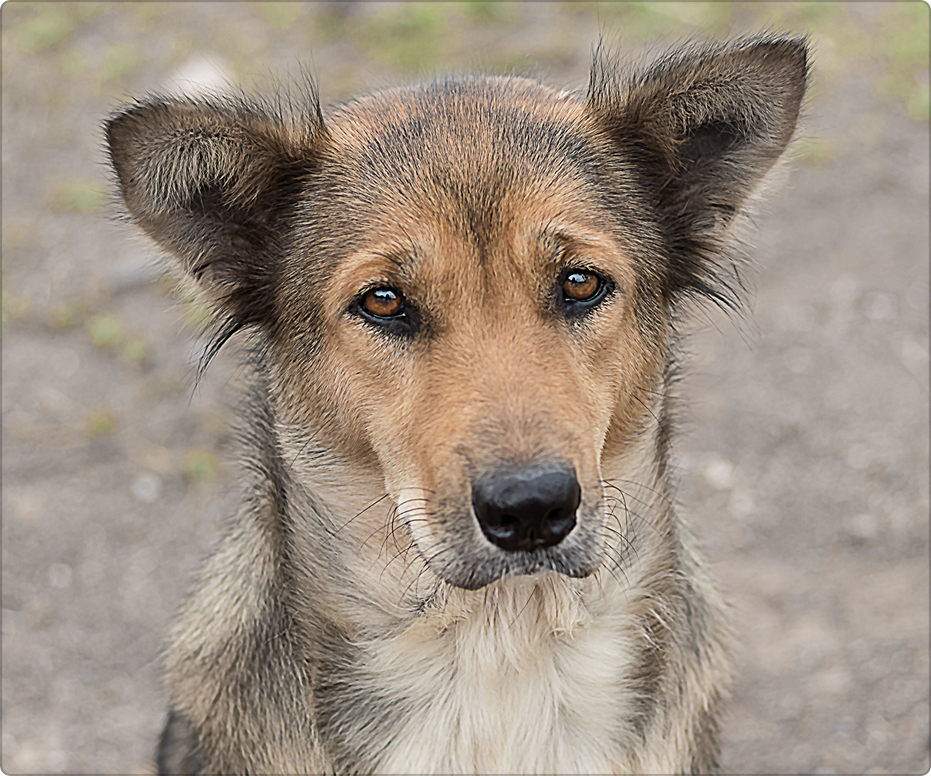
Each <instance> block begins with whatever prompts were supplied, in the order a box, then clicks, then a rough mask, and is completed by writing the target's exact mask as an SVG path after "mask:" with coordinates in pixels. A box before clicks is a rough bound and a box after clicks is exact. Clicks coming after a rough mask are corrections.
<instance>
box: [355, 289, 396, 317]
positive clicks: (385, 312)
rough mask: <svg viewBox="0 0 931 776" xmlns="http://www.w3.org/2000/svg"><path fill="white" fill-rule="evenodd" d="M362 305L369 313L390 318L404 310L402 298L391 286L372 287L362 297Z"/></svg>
mask: <svg viewBox="0 0 931 776" xmlns="http://www.w3.org/2000/svg"><path fill="white" fill-rule="evenodd" d="M362 307H363V308H364V309H365V311H366V312H367V313H369V314H370V315H375V316H377V317H379V318H391V317H394V316H396V315H400V314H401V313H402V312H403V311H404V298H403V297H402V296H401V295H400V294H399V293H398V292H397V291H395V290H393V289H391V288H374V289H372V290H371V291H369V292H368V293H367V294H366V295H365V296H364V297H363V298H362Z"/></svg>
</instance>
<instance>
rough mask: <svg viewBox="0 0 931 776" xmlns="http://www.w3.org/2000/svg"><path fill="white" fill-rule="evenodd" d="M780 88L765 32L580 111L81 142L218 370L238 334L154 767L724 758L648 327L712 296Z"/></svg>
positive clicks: (705, 594) (481, 104)
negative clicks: (242, 458) (238, 473)
mask: <svg viewBox="0 0 931 776" xmlns="http://www.w3.org/2000/svg"><path fill="white" fill-rule="evenodd" d="M805 79H806V65H805V48H804V44H803V43H802V42H801V41H798V40H791V39H783V38H771V37H761V38H757V39H751V40H745V41H738V42H735V43H733V44H730V45H725V46H710V47H693V48H689V49H685V50H683V51H680V52H676V53H673V54H672V55H670V56H669V57H667V58H665V59H663V60H661V61H660V62H659V63H658V64H657V65H655V66H654V67H653V68H651V69H650V70H648V71H646V72H645V73H640V74H632V75H629V76H626V77H624V76H621V75H619V74H618V73H617V72H616V70H615V69H614V68H613V65H612V64H611V62H610V61H609V60H608V59H607V58H605V57H604V56H603V55H600V57H599V58H598V59H597V60H596V64H595V67H594V68H593V77H592V84H591V88H590V90H589V94H588V95H587V97H585V98H584V99H583V98H581V97H580V96H578V95H574V94H568V93H563V92H557V91H555V90H553V89H550V88H548V87H545V86H542V85H540V84H537V83H534V82H532V81H529V80H525V79H520V78H477V77H464V78H461V79H452V80H449V81H445V82H436V83H428V84H422V85H417V86H412V87H407V88H403V89H393V90H389V91H386V92H382V93H378V94H375V95H370V96H367V97H364V98H361V99H360V100H357V101H354V102H352V103H349V104H347V105H345V106H343V107H341V108H339V109H337V110H335V111H334V112H332V113H331V114H330V115H328V116H327V117H326V118H325V119H324V118H323V116H322V114H321V112H320V110H319V108H317V107H316V102H315V98H313V97H312V96H311V99H310V100H309V101H308V106H307V108H306V109H305V111H304V113H302V114H300V115H297V116H291V117H285V116H281V115H278V114H277V113H276V112H275V111H272V110H271V109H270V108H269V107H268V106H267V105H263V104H262V103H260V102H254V101H249V100H246V99H241V100H233V99H213V100H210V99H206V100H204V99H196V100H183V99H182V100H179V99H177V98H158V99H155V100H153V101H149V102H146V103H141V104H138V105H135V106H131V107H129V108H127V109H125V110H124V111H123V112H121V113H120V114H118V115H117V116H115V117H114V118H113V119H112V120H111V121H110V122H109V124H108V127H107V135H108V141H109V143H110V148H111V153H112V156H113V162H114V167H115V170H116V173H117V176H118V178H119V183H120V187H121V191H122V194H123V197H124V199H125V201H126V204H127V208H128V210H129V213H130V215H131V216H132V217H133V218H134V219H135V220H136V221H137V222H138V223H139V224H140V225H141V226H142V228H143V229H145V230H146V231H147V232H148V233H149V234H151V235H152V236H153V237H154V238H155V239H156V240H157V241H158V242H159V243H160V244H161V245H163V246H164V247H165V248H166V249H167V250H168V251H169V252H170V253H171V254H172V255H173V256H174V257H175V259H176V265H177V266H178V267H179V268H180V270H181V272H182V274H183V275H185V276H186V277H188V278H189V279H191V280H192V282H193V283H194V284H195V285H196V286H197V287H198V288H200V289H201V291H202V292H203V294H204V295H205V296H206V297H207V298H209V299H211V300H213V302H214V304H215V305H216V307H217V310H218V328H217V339H216V341H215V345H214V348H213V350H212V351H210V352H214V351H215V349H216V347H219V346H220V345H221V344H222V343H223V342H224V341H225V340H226V339H227V338H228V337H229V336H231V335H232V334H233V333H234V332H236V331H238V330H240V329H249V330H251V332H252V336H253V343H254V345H253V348H252V354H251V360H252V364H253V366H254V376H253V378H252V383H251V385H250V395H251V397H252V400H251V402H250V404H249V407H250V409H249V410H248V412H247V413H246V417H245V418H244V426H243V428H244V430H243V435H244V442H245V444H244V450H245V451H246V469H247V471H248V473H249V479H248V489H247V496H246V498H245V499H244V500H243V503H242V505H241V507H240V510H239V513H238V514H237V516H236V518H235V520H234V521H233V522H232V524H231V527H230V530H229V532H228V534H227V536H226V537H225V538H224V540H223V542H222V543H221V545H220V547H219V548H218V550H217V552H216V553H215V554H214V556H213V557H212V558H211V560H210V561H209V563H208V564H207V567H206V568H205V570H204V572H203V575H202V578H201V582H200V583H199V586H198V587H197V589H196V590H195V591H194V594H193V595H192V597H191V598H190V600H189V601H188V603H187V604H186V606H185V608H184V609H183V611H182V613H181V615H180V617H179V619H178V622H177V625H176V626H175V628H174V629H173V631H172V634H171V640H170V645H169V648H168V652H167V682H168V687H169V691H170V697H171V712H170V715H169V720H168V723H167V724H166V727H165V731H164V733H163V736H162V740H161V743H160V746H159V755H158V757H159V768H160V772H162V773H167V772H185V773H216V772H222V773H317V772H333V771H337V772H344V771H345V772H365V773H452V772H475V773H516V772H532V773H569V772H578V773H673V772H676V773H678V772H699V771H713V770H715V769H716V768H717V756H718V751H717V740H716V734H717V724H718V723H717V718H718V713H719V706H720V703H721V700H722V698H723V696H724V694H725V692H726V686H727V681H728V660H727V653H728V644H729V635H728V628H727V622H726V621H727V617H726V607H725V606H724V604H723V602H722V601H721V600H720V598H719V596H718V594H717V593H716V591H715V589H714V587H713V585H712V584H711V583H710V582H709V580H708V578H707V576H706V573H705V572H704V570H703V569H702V567H701V563H700V561H699V560H698V556H697V554H696V552H695V551H694V549H693V547H692V543H691V539H690V538H689V536H688V533H687V531H686V530H685V529H684V528H683V527H682V525H681V524H680V522H679V520H678V518H677V516H676V514H675V511H674V509H673V505H672V500H673V497H674V495H673V488H672V485H671V483H670V475H669V470H668V447H669V440H670V423H671V420H670V418H671V408H670V406H669V402H670V392H671V389H672V382H673V381H674V378H675V373H676V367H675V352H676V350H675V344H676V329H675V323H676V320H677V318H678V316H679V315H681V313H682V311H683V309H685V308H684V304H685V301H686V300H687V299H688V297H689V296H690V295H691V296H694V295H703V296H707V297H711V298H713V299H716V300H718V301H721V302H725V303H726V302H727V301H728V299H729V293H730V290H731V289H730V288H729V286H728V281H727V268H728V264H729V262H732V261H733V260H734V259H735V256H736V254H735V253H734V241H733V235H734V232H735V229H736V228H737V227H738V226H739V223H740V217H741V215H742V214H743V213H744V212H745V211H746V207H747V205H748V203H749V202H751V201H752V199H753V198H754V197H755V196H756V194H757V192H758V191H759V190H760V188H761V185H762V183H763V180H764V178H765V176H766V174H767V173H768V172H769V170H770V169H771V168H773V166H774V165H775V164H776V163H777V161H778V160H779V158H780V157H781V155H782V154H783V152H784V150H785V148H786V145H787V143H788V142H789V139H790V137H791V135H792V133H793V131H794V127H795V120H796V117H797V114H798V109H799V103H800V101H801V97H802V93H803V91H804V87H805ZM573 273H574V274H573ZM577 277H581V278H582V280H580V281H578V282H579V283H580V284H581V285H583V286H585V287H586V288H588V287H590V288H592V289H595V290H594V291H592V292H591V293H589V294H588V295H587V296H586V295H584V294H583V295H582V297H580V298H575V297H573V296H571V295H570V290H571V289H570V286H571V283H576V282H577V280H576V279H573V278H577ZM570 280H571V283H570ZM582 281H584V283H583V282H582ZM571 288H575V286H571ZM376 291H377V292H378V293H383V294H384V293H388V294H390V295H393V298H394V299H395V300H400V301H399V302H398V305H397V307H396V308H393V309H395V312H394V313H392V314H390V315H381V314H377V313H375V312H373V311H372V309H369V308H368V307H366V304H367V302H366V300H367V299H368V295H369V294H371V293H374V292H376ZM377 309H378V310H380V309H384V308H381V307H379V308H377ZM528 483H529V484H528Z"/></svg>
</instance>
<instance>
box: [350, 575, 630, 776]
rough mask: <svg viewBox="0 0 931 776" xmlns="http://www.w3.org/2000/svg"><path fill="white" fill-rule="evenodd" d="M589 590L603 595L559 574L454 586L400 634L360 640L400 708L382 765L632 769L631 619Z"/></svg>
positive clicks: (420, 769) (413, 769)
mask: <svg viewBox="0 0 931 776" xmlns="http://www.w3.org/2000/svg"><path fill="white" fill-rule="evenodd" d="M583 590H584V591H587V593H588V594H590V595H592V596H594V597H595V598H598V597H602V598H603V596H604V595H605V591H603V590H600V591H599V589H598V587H597V586H596V587H594V588H593V587H592V585H591V582H590V581H589V582H579V581H577V580H569V579H566V578H565V577H559V576H557V575H555V574H542V575H537V576H534V577H523V578H506V579H504V580H501V581H500V582H499V583H496V584H495V585H492V586H490V587H488V588H486V589H484V590H482V591H478V592H473V593H469V592H466V591H459V590H455V591H452V592H451V593H450V596H449V598H448V599H447V600H446V601H445V604H444V605H443V606H442V607H441V608H439V609H438V610H435V611H432V612H431V613H429V614H428V615H425V616H423V617H422V618H419V619H418V620H417V621H415V622H414V623H412V624H411V625H410V626H409V627H408V628H407V629H405V630H404V631H403V632H402V633H400V634H399V635H397V636H395V637H393V638H391V639H388V640H383V641H379V642H372V643H367V644H366V645H364V648H365V652H366V654H367V656H368V661H367V662H368V666H367V667H368V669H369V670H370V671H371V673H372V675H373V678H374V681H376V683H378V684H379V685H380V689H381V691H382V692H384V693H385V694H386V695H388V696H393V697H396V698H397V699H398V709H399V716H402V717H403V721H402V722H401V724H400V726H399V727H398V728H396V734H395V735H393V736H392V737H391V740H390V741H386V742H383V743H384V745H383V747H382V749H381V752H380V755H379V757H378V765H377V767H376V770H377V771H378V772H396V773H398V772H404V773H453V772H462V771H469V772H478V773H517V772H525V773H526V772H537V773H559V772H562V773H565V772H575V773H609V772H612V771H615V772H616V771H617V770H618V769H619V768H620V769H624V766H623V765H622V764H621V761H622V760H623V759H624V757H623V755H622V752H623V751H624V750H625V748H626V747H625V746H624V744H625V743H626V739H627V738H628V737H629V735H630V734H629V732H628V731H625V730H624V727H623V723H622V720H624V719H625V718H626V717H627V714H625V712H627V711H629V710H628V709H625V708H624V704H625V702H626V703H629V702H630V700H631V697H630V694H629V693H627V692H624V691H623V690H624V686H623V683H624V677H625V676H627V675H629V673H630V672H629V669H630V665H629V658H628V657H627V656H628V655H629V654H630V651H631V650H630V644H629V643H625V642H627V641H628V639H627V638H625V631H626V630H628V628H629V627H630V625H631V624H630V623H628V627H625V623H624V621H623V617H618V616H613V617H612V616H609V615H608V614H607V608H606V607H604V606H597V605H596V606H595V607H594V609H595V610H596V611H593V608H592V607H589V606H586V605H585V603H584V601H583ZM601 603H602V604H604V603H605V602H604V601H603V600H602V601H601ZM598 609H601V610H602V611H601V612H600V614H599V613H598V612H597V610H598Z"/></svg>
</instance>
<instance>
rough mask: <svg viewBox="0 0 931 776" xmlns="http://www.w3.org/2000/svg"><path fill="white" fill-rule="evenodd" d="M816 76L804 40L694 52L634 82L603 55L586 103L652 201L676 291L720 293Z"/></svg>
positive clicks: (767, 40) (756, 41)
mask: <svg viewBox="0 0 931 776" xmlns="http://www.w3.org/2000/svg"><path fill="white" fill-rule="evenodd" d="M807 80H808V65H807V45H806V42H805V40H804V38H787V37H774V36H763V37H758V38H751V39H745V40H740V41H736V42H734V43H731V44H726V45H718V46H697V47H693V48H687V49H685V50H684V51H680V52H677V53H673V54H672V55H670V56H668V57H666V58H664V59H661V60H660V61H659V62H657V63H656V64H654V65H653V66H652V67H650V68H649V69H647V70H646V71H645V72H642V73H639V74H634V75H632V76H628V77H624V76H621V75H619V74H618V73H617V72H616V70H614V69H613V66H612V64H611V62H610V61H609V60H608V59H607V58H605V57H604V56H603V55H601V54H599V55H596V58H595V63H594V65H593V68H592V79H591V84H590V89H589V94H588V102H587V107H588V110H589V111H591V112H592V113H593V114H594V116H595V118H596V121H598V123H599V124H600V125H601V126H602V128H603V130H604V131H605V132H606V134H607V135H608V137H609V138H610V139H611V140H612V141H613V142H614V143H616V144H617V148H618V151H619V152H620V153H621V154H622V157H623V158H624V159H625V160H628V162H631V161H632V162H633V164H634V167H635V170H636V173H637V174H638V177H639V179H640V181H641V182H642V183H643V185H644V186H645V188H646V189H647V195H648V196H649V197H651V198H652V200H653V205H654V207H655V209H656V212H657V213H658V215H659V220H660V226H661V228H662V229H663V231H664V234H665V236H666V240H667V245H668V246H669V248H670V251H671V256H670V258H671V260H672V266H671V267H670V268H669V271H670V277H669V281H670V290H671V291H672V292H673V294H675V293H676V292H677V291H679V290H682V289H683V288H684V289H687V290H693V291H698V292H700V293H709V294H711V295H718V293H717V291H718V290H717V289H715V287H714V286H715V279H714V269H713V265H714V261H715V260H716V259H718V260H719V259H720V256H719V253H720V250H721V248H722V246H723V244H724V242H725V238H726V236H727V233H728V231H729V229H728V228H729V227H730V225H731V224H732V222H733V220H734V217H735V216H736V215H737V214H738V213H739V212H740V211H741V209H742V208H743V207H744V206H745V205H746V203H747V201H748V200H749V199H750V198H751V197H752V195H753V194H754V193H755V192H756V190H757V189H758V188H759V187H760V184H761V182H762V181H763V179H764V177H765V176H766V173H767V172H769V170H770V169H771V168H772V167H773V166H774V165H775V163H776V162H777V161H778V160H779V158H780V157H781V156H782V155H783V153H784V152H785V150H786V148H787V146H788V144H789V141H790V140H791V139H792V136H793V134H794V132H795V126H796V121H797V119H798V115H799V108H800V105H801V102H802V97H803V95H804V93H805V86H806V83H807Z"/></svg>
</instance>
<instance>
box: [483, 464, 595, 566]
mask: <svg viewBox="0 0 931 776" xmlns="http://www.w3.org/2000/svg"><path fill="white" fill-rule="evenodd" d="M581 497H582V489H581V488H580V487H579V481H578V480H577V479H576V477H575V472H574V471H572V470H571V469H567V468H562V467H554V466H549V467H539V466H538V467H530V468H525V469H511V470H507V471H503V472H495V473H494V474H491V475H488V476H485V477H483V478H482V479H480V480H479V481H478V482H476V483H474V484H473V486H472V506H473V508H474V509H475V514H476V516H477V517H478V522H479V525H480V526H481V527H482V533H484V534H485V536H486V537H487V538H488V540H489V541H490V542H491V543H492V544H495V545H497V546H498V547H500V548H501V549H502V550H508V551H512V552H513V551H517V550H524V551H529V550H535V549H537V548H538V547H552V546H553V545H556V544H559V543H560V542H561V541H562V540H563V539H565V538H566V536H568V534H569V532H570V531H571V530H572V529H573V528H574V527H575V510H576V509H577V508H578V506H579V501H580V499H581Z"/></svg>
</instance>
